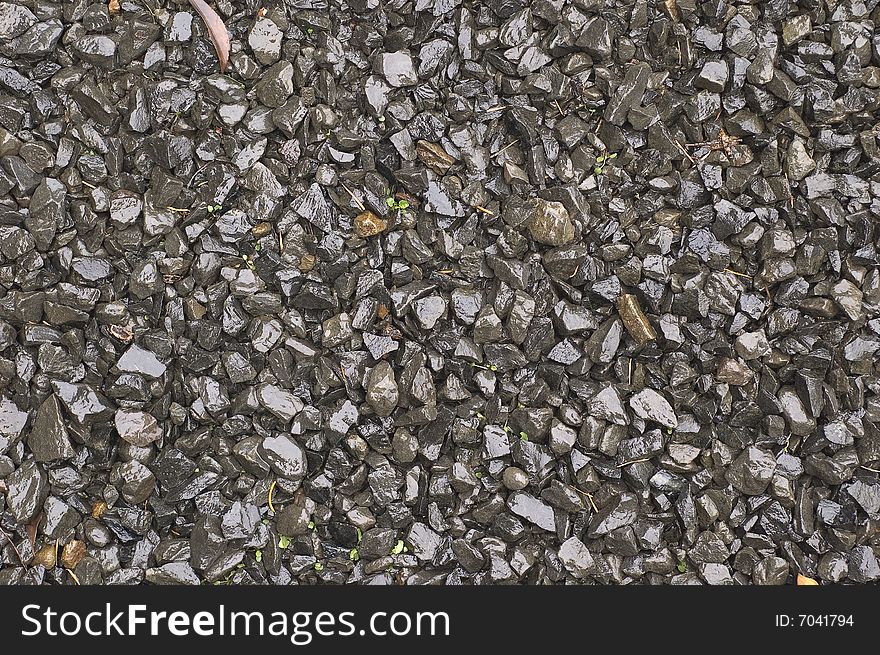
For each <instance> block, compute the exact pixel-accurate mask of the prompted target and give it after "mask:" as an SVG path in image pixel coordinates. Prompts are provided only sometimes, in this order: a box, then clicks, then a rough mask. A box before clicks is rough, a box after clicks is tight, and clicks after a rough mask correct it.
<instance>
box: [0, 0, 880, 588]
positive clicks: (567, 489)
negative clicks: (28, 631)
mask: <svg viewBox="0 0 880 655" xmlns="http://www.w3.org/2000/svg"><path fill="white" fill-rule="evenodd" d="M209 4H210V5H211V6H213V7H214V8H215V9H216V10H217V12H218V13H219V15H220V16H221V18H222V19H223V20H224V22H225V24H226V26H227V28H228V31H229V35H230V37H231V43H232V52H231V57H230V60H229V65H228V67H227V68H226V70H225V73H223V74H221V72H220V65H219V63H220V62H219V61H218V57H217V54H216V53H215V51H214V46H213V45H212V41H211V39H210V35H209V34H208V32H207V30H206V27H205V23H204V22H203V21H202V20H201V17H200V16H199V15H198V14H197V13H196V12H195V10H194V9H193V8H192V7H191V6H190V4H189V3H188V2H184V1H183V0H137V1H135V0H121V1H120V2H110V3H106V2H103V1H98V2H89V1H88V0H66V1H65V2H49V1H44V0H22V1H19V2H5V1H4V2H0V528H2V532H3V534H2V535H0V583H3V584H34V583H41V584H68V585H69V584H76V583H77V582H78V583H80V584H101V583H105V584H140V583H153V584H252V583H270V584H281V585H286V584H315V583H333V584H339V583H357V584H435V583H439V584H498V583H528V584H547V583H552V584H565V583H579V584H584V583H588V584H589V583H594V584H595V583H599V584H632V583H635V584H713V585H714V584H794V583H795V580H796V579H797V576H799V575H801V576H805V577H809V578H813V579H814V580H817V581H819V582H820V583H823V584H824V583H859V584H862V583H873V582H876V581H878V580H880V565H878V560H877V555H878V553H880V480H878V473H880V431H878V425H880V396H878V392H880V381H878V365H877V361H878V360H877V355H876V353H877V351H878V350H880V269H878V263H880V259H878V252H877V248H878V240H880V231H878V229H877V227H876V225H877V224H878V223H877V221H878V218H880V128H878V124H877V119H876V116H877V115H878V111H880V37H878V35H877V31H876V28H875V26H876V25H877V24H878V22H880V5H878V3H877V2H876V0H874V1H856V0H852V1H850V0H844V1H840V2H819V1H818V0H801V1H800V2H795V1H793V0H769V1H767V2H761V3H752V2H724V1H723V0H717V1H711V2H694V1H693V0H663V1H659V0H657V1H654V0H651V1H646V0H634V1H628V2H624V1H620V2H598V1H594V0H532V1H531V2H529V1H528V0H487V1H486V2H479V3H476V2H469V1H462V0H416V2H414V3H413V2H404V1H402V0H391V1H390V2H382V3H380V2H378V1H377V0H348V1H347V2H339V1H338V0H283V1H282V0H265V1H264V2H256V1H255V0H246V1H237V2H233V1H231V0H216V1H213V2H211V3H209Z"/></svg>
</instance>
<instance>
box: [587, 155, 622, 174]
mask: <svg viewBox="0 0 880 655" xmlns="http://www.w3.org/2000/svg"><path fill="white" fill-rule="evenodd" d="M616 157H617V153H616V152H610V153H607V154H601V155H599V156H598V157H596V165H595V166H594V167H593V172H594V173H595V174H596V175H601V174H602V171H603V170H604V168H605V166H604V165H605V163H606V162H608V161H609V160H611V159H615V158H616Z"/></svg>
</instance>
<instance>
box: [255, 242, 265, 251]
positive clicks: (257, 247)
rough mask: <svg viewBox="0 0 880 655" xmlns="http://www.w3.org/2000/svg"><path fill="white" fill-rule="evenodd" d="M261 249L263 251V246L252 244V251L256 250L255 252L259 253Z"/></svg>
mask: <svg viewBox="0 0 880 655" xmlns="http://www.w3.org/2000/svg"><path fill="white" fill-rule="evenodd" d="M262 249H263V246H261V245H260V244H259V243H257V244H254V250H256V251H257V252H260V251H261V250H262Z"/></svg>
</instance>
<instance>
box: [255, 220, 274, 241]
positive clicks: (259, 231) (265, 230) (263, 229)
mask: <svg viewBox="0 0 880 655" xmlns="http://www.w3.org/2000/svg"><path fill="white" fill-rule="evenodd" d="M271 231H272V224H271V223H267V222H266V221H263V222H262V223H257V224H256V225H254V226H253V227H252V228H251V234H252V235H254V236H255V237H256V238H258V239H259V238H260V237H264V236H266V235H267V234H269V232H271Z"/></svg>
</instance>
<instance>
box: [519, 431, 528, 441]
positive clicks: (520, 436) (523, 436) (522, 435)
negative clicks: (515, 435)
mask: <svg viewBox="0 0 880 655" xmlns="http://www.w3.org/2000/svg"><path fill="white" fill-rule="evenodd" d="M519 438H520V439H522V440H523V441H528V440H529V435H527V434H526V433H525V432H520V433H519Z"/></svg>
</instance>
